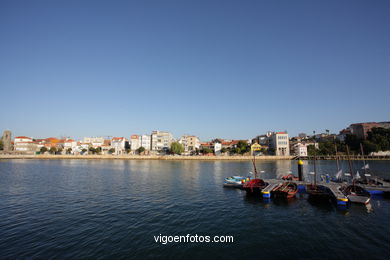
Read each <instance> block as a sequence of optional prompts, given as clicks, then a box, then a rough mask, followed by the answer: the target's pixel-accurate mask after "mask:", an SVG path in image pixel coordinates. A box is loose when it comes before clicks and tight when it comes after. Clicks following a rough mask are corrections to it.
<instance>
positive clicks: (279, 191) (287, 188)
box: [272, 182, 298, 199]
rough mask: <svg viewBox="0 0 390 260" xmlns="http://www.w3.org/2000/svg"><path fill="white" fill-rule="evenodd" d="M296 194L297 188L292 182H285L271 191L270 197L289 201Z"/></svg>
mask: <svg viewBox="0 0 390 260" xmlns="http://www.w3.org/2000/svg"><path fill="white" fill-rule="evenodd" d="M297 192H298V186H297V185H296V184H295V183H293V182H286V183H283V184H282V185H280V186H278V187H276V188H274V189H273V190H272V195H273V196H274V197H275V198H286V199H291V198H294V197H295V194H297Z"/></svg>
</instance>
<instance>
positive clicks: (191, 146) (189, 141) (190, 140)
mask: <svg viewBox="0 0 390 260" xmlns="http://www.w3.org/2000/svg"><path fill="white" fill-rule="evenodd" d="M179 143H181V144H182V145H183V147H184V152H191V151H195V150H196V149H199V147H200V141H199V138H198V137H196V136H194V135H183V136H182V137H181V138H180V140H179Z"/></svg>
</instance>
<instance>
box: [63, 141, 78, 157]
mask: <svg viewBox="0 0 390 260" xmlns="http://www.w3.org/2000/svg"><path fill="white" fill-rule="evenodd" d="M77 146H78V145H77V142H76V141H75V140H73V139H66V140H65V142H64V151H63V153H70V154H74V153H75V152H77Z"/></svg>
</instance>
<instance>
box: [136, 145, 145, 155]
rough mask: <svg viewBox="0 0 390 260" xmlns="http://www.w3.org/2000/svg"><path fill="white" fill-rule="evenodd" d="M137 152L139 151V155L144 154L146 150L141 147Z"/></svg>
mask: <svg viewBox="0 0 390 260" xmlns="http://www.w3.org/2000/svg"><path fill="white" fill-rule="evenodd" d="M136 151H137V153H138V154H142V153H143V152H145V148H144V147H142V146H141V147H140V148H138V149H137V150H136Z"/></svg>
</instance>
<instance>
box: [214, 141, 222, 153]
mask: <svg viewBox="0 0 390 260" xmlns="http://www.w3.org/2000/svg"><path fill="white" fill-rule="evenodd" d="M221 149H222V144H221V143H214V154H215V155H220V154H221Z"/></svg>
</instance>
